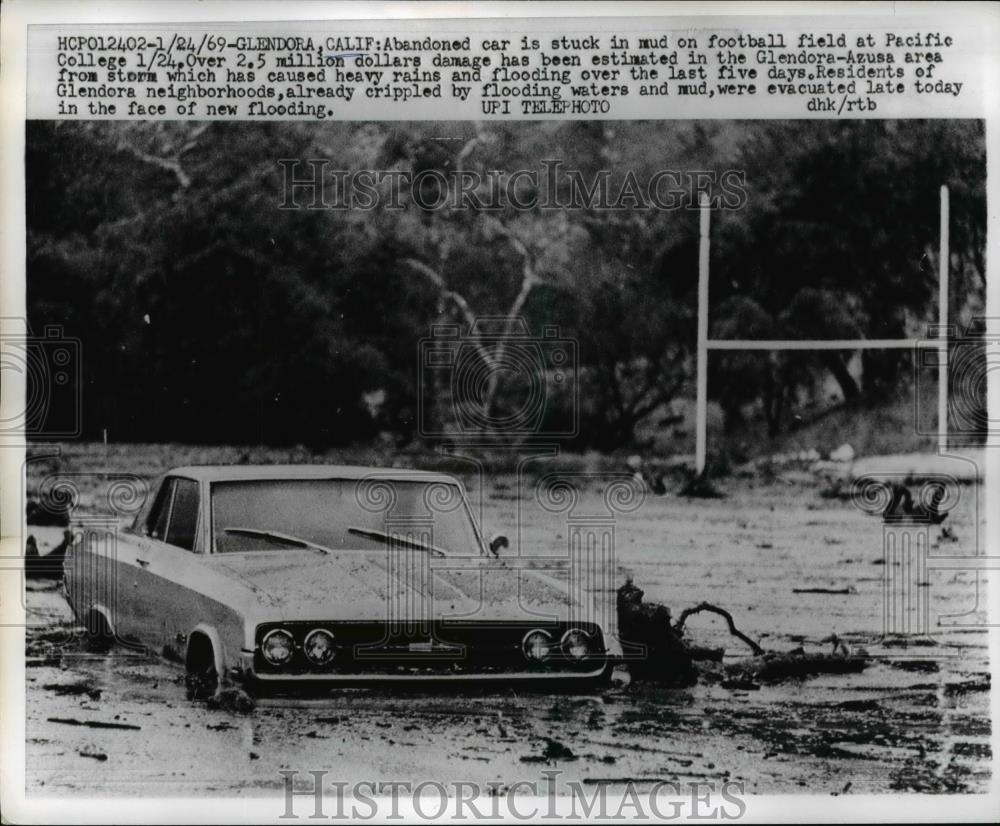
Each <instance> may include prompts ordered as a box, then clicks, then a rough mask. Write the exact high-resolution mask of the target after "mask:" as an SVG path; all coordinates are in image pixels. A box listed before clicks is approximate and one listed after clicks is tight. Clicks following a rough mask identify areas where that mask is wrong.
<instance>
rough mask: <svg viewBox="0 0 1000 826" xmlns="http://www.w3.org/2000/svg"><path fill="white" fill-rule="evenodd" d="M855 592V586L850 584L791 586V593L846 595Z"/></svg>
mask: <svg viewBox="0 0 1000 826" xmlns="http://www.w3.org/2000/svg"><path fill="white" fill-rule="evenodd" d="M857 592H858V590H857V588H855V587H854V586H852V585H848V586H847V587H846V588H792V593H793V594H835V595H840V596H846V595H849V594H856V593H857Z"/></svg>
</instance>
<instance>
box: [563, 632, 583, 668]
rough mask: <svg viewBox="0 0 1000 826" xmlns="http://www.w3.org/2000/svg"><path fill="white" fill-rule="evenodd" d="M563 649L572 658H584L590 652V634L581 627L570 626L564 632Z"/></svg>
mask: <svg viewBox="0 0 1000 826" xmlns="http://www.w3.org/2000/svg"><path fill="white" fill-rule="evenodd" d="M562 650H563V654H565V655H566V656H567V657H569V658H570V659H571V660H582V659H583V658H584V657H586V656H587V655H588V654H589V653H590V635H589V634H588V633H587V632H586V631H581V630H580V629H579V628H570V629H569V631H567V632H566V633H565V634H563V638H562Z"/></svg>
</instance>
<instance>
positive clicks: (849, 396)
mask: <svg viewBox="0 0 1000 826" xmlns="http://www.w3.org/2000/svg"><path fill="white" fill-rule="evenodd" d="M821 359H822V361H823V366H824V367H826V369H827V370H829V371H830V373H832V374H833V377H834V378H835V379H836V380H837V384H839V385H840V390H841V392H842V393H843V394H844V401H845V402H847V403H848V404H850V403H851V402H855V401H857V400H858V398H859V397H860V396H861V390H860V389H859V388H858V383H857V382H856V381H855V380H854V376H852V375H851V374H850V372H849V371H848V369H847V365H846V364H844V359H843V358H842V357H841V355H840V353H836V352H833V351H827V352H825V353H823V354H822V356H821Z"/></svg>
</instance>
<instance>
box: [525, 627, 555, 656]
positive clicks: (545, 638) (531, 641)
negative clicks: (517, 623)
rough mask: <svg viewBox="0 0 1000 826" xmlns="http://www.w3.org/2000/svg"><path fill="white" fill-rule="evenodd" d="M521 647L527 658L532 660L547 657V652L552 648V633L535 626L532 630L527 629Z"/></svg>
mask: <svg viewBox="0 0 1000 826" xmlns="http://www.w3.org/2000/svg"><path fill="white" fill-rule="evenodd" d="M521 648H522V650H523V651H524V656H525V657H526V658H527V659H529V660H532V661H534V662H541V661H542V660H545V659H548V656H549V652H550V651H551V649H552V635H551V634H550V633H549V632H548V631H543V630H542V629H541V628H536V629H535V630H534V631H529V632H528V633H527V634H525V635H524V640H523V641H522V642H521Z"/></svg>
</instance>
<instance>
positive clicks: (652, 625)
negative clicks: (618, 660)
mask: <svg viewBox="0 0 1000 826" xmlns="http://www.w3.org/2000/svg"><path fill="white" fill-rule="evenodd" d="M644 594H645V592H644V591H643V590H642V589H641V588H639V587H637V586H636V585H635V583H633V582H632V580H631V579H629V580H627V581H626V582H625V584H624V585H622V587H621V588H619V589H618V628H619V632H620V634H621V639H622V641H623V642H624V643H625V644H626V646H627V647H628V648H629V649H630V650H626V652H625V653H626V656H629V655H632V656H641V659H630V660H629V673H630V674H631V676H632V677H633V678H634V679H637V680H657V681H659V682H670V683H679V684H682V685H692V684H693V683H694V682H696V679H697V674H696V673H695V670H694V666H693V665H692V661H691V655H690V654H689V653H688V650H687V648H686V647H685V645H684V642H683V641H682V640H681V638H680V635H679V634H678V633H677V632H676V631H675V630H674V627H673V625H672V624H671V621H670V609H669V608H667V606H665V605H660V604H659V603H654V602H643V599H642V598H643V596H644ZM640 647H643V648H644V649H645V650H644V651H641V649H640Z"/></svg>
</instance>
